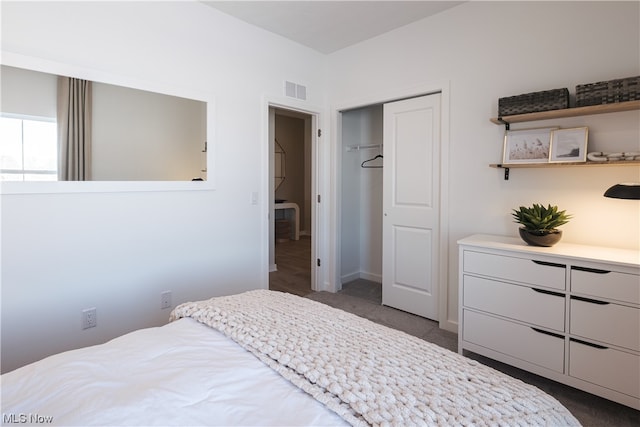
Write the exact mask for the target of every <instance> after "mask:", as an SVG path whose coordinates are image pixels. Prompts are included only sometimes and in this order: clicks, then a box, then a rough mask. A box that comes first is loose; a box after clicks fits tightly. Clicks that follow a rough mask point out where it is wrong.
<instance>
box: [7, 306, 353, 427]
mask: <svg viewBox="0 0 640 427" xmlns="http://www.w3.org/2000/svg"><path fill="white" fill-rule="evenodd" d="M1 378H2V379H1V381H2V382H1V384H0V387H1V388H2V417H3V424H5V425H8V424H10V421H12V420H13V421H18V422H20V424H21V425H25V424H26V425H28V424H29V422H31V423H32V424H37V423H38V421H40V423H39V425H42V424H43V423H42V421H43V420H46V419H47V418H38V417H51V419H52V422H51V423H47V424H48V425H58V426H61V425H64V426H67V425H69V426H70V425H87V426H88V425H101V426H125V425H145V426H151V425H180V426H190V425H192V426H205V425H220V426H222V425H224V426H258V425H259V426H270V425H271V426H272V425H278V426H287V425H292V426H293V425H295V426H301V425H313V426H337V425H348V424H346V422H345V421H344V420H342V419H341V418H340V417H339V416H338V415H336V414H335V413H334V412H332V411H330V410H329V409H327V408H325V407H324V406H323V405H322V404H321V403H319V402H318V401H316V400H315V399H314V398H313V397H311V396H309V395H307V394H306V393H305V392H303V391H301V390H300V389H298V388H297V387H296V386H294V385H293V384H291V383H290V382H288V381H287V380H285V379H284V378H283V377H281V376H280V375H279V374H277V373H276V372H275V371H272V370H271V369H270V368H268V367H267V366H265V365H264V364H263V363H262V362H260V361H259V360H258V359H257V358H256V357H254V356H253V355H252V354H250V353H249V352H247V351H246V350H244V349H242V348H241V347H240V346H239V345H238V344H236V343H234V342H233V341H231V340H229V339H227V338H226V337H225V336H224V335H222V334H221V333H219V332H217V331H215V330H213V329H211V328H209V327H208V326H205V325H202V324H200V323H198V322H197V321H195V320H193V319H189V318H186V319H180V320H178V321H175V322H173V323H170V324H168V325H166V326H163V327H159V328H150V329H143V330H139V331H135V332H132V333H130V334H127V335H124V336H122V337H119V338H116V339H114V340H112V341H110V342H108V343H106V344H102V345H98V346H93V347H87V348H83V349H78V350H73V351H69V352H65V353H61V354H57V355H54V356H51V357H48V358H46V359H44V360H42V361H40V362H37V363H35V364H31V365H28V366H25V367H23V368H19V369H17V370H15V371H13V372H9V373H7V374H4V375H3V376H2V377H1Z"/></svg>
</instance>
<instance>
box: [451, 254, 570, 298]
mask: <svg viewBox="0 0 640 427" xmlns="http://www.w3.org/2000/svg"><path fill="white" fill-rule="evenodd" d="M463 262H464V265H463V268H464V271H465V272H466V273H475V274H481V275H483V276H491V277H495V278H499V279H506V280H514V281H517V282H521V283H528V284H531V285H536V286H544V287H549V288H555V289H562V290H564V289H565V271H566V269H565V266H564V265H560V264H558V265H549V263H541V261H534V260H531V259H525V258H516V257H510V256H504V255H495V254H486V253H481V252H475V251H471V250H466V251H465V252H464V260H463Z"/></svg>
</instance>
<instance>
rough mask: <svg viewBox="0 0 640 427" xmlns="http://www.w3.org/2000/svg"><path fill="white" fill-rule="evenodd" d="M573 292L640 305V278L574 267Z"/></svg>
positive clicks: (572, 277)
mask: <svg viewBox="0 0 640 427" xmlns="http://www.w3.org/2000/svg"><path fill="white" fill-rule="evenodd" d="M571 290H572V291H573V292H579V293H581V294H585V295H593V296H596V297H602V298H610V299H613V300H617V301H625V302H631V303H634V304H640V276H639V275H637V274H628V273H619V272H617V271H606V270H592V269H580V267H578V268H576V267H573V268H572V269H571Z"/></svg>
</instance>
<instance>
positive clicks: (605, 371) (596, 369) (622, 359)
mask: <svg viewBox="0 0 640 427" xmlns="http://www.w3.org/2000/svg"><path fill="white" fill-rule="evenodd" d="M569 375H571V376H572V377H576V378H580V379H581V380H584V381H588V382H590V383H593V384H598V385H601V386H603V387H606V388H609V389H611V390H615V391H618V392H620V393H624V394H627V395H629V396H633V397H636V398H638V397H640V381H638V378H640V356H638V355H635V354H630V353H625V352H623V351H618V350H614V349H611V348H604V349H600V348H594V347H591V346H588V345H585V344H582V343H579V342H575V341H571V343H570V345H569Z"/></svg>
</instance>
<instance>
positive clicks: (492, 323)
mask: <svg viewBox="0 0 640 427" xmlns="http://www.w3.org/2000/svg"><path fill="white" fill-rule="evenodd" d="M463 316H464V330H463V332H462V334H463V340H465V341H468V342H471V343H474V344H477V345H479V346H482V347H486V348H488V349H491V350H494V351H497V352H499V353H503V354H506V355H509V356H511V357H515V358H517V359H520V360H524V361H526V362H529V363H533V364H535V365H538V366H542V367H545V368H547V369H551V370H554V371H557V372H563V371H564V338H561V337H556V336H552V335H548V334H545V333H541V332H538V331H536V330H534V329H532V328H530V327H528V326H524V325H521V324H519V323H512V322H509V321H506V320H503V319H498V318H497V317H493V316H488V315H484V314H481V313H476V312H474V311H469V310H464V313H463Z"/></svg>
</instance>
